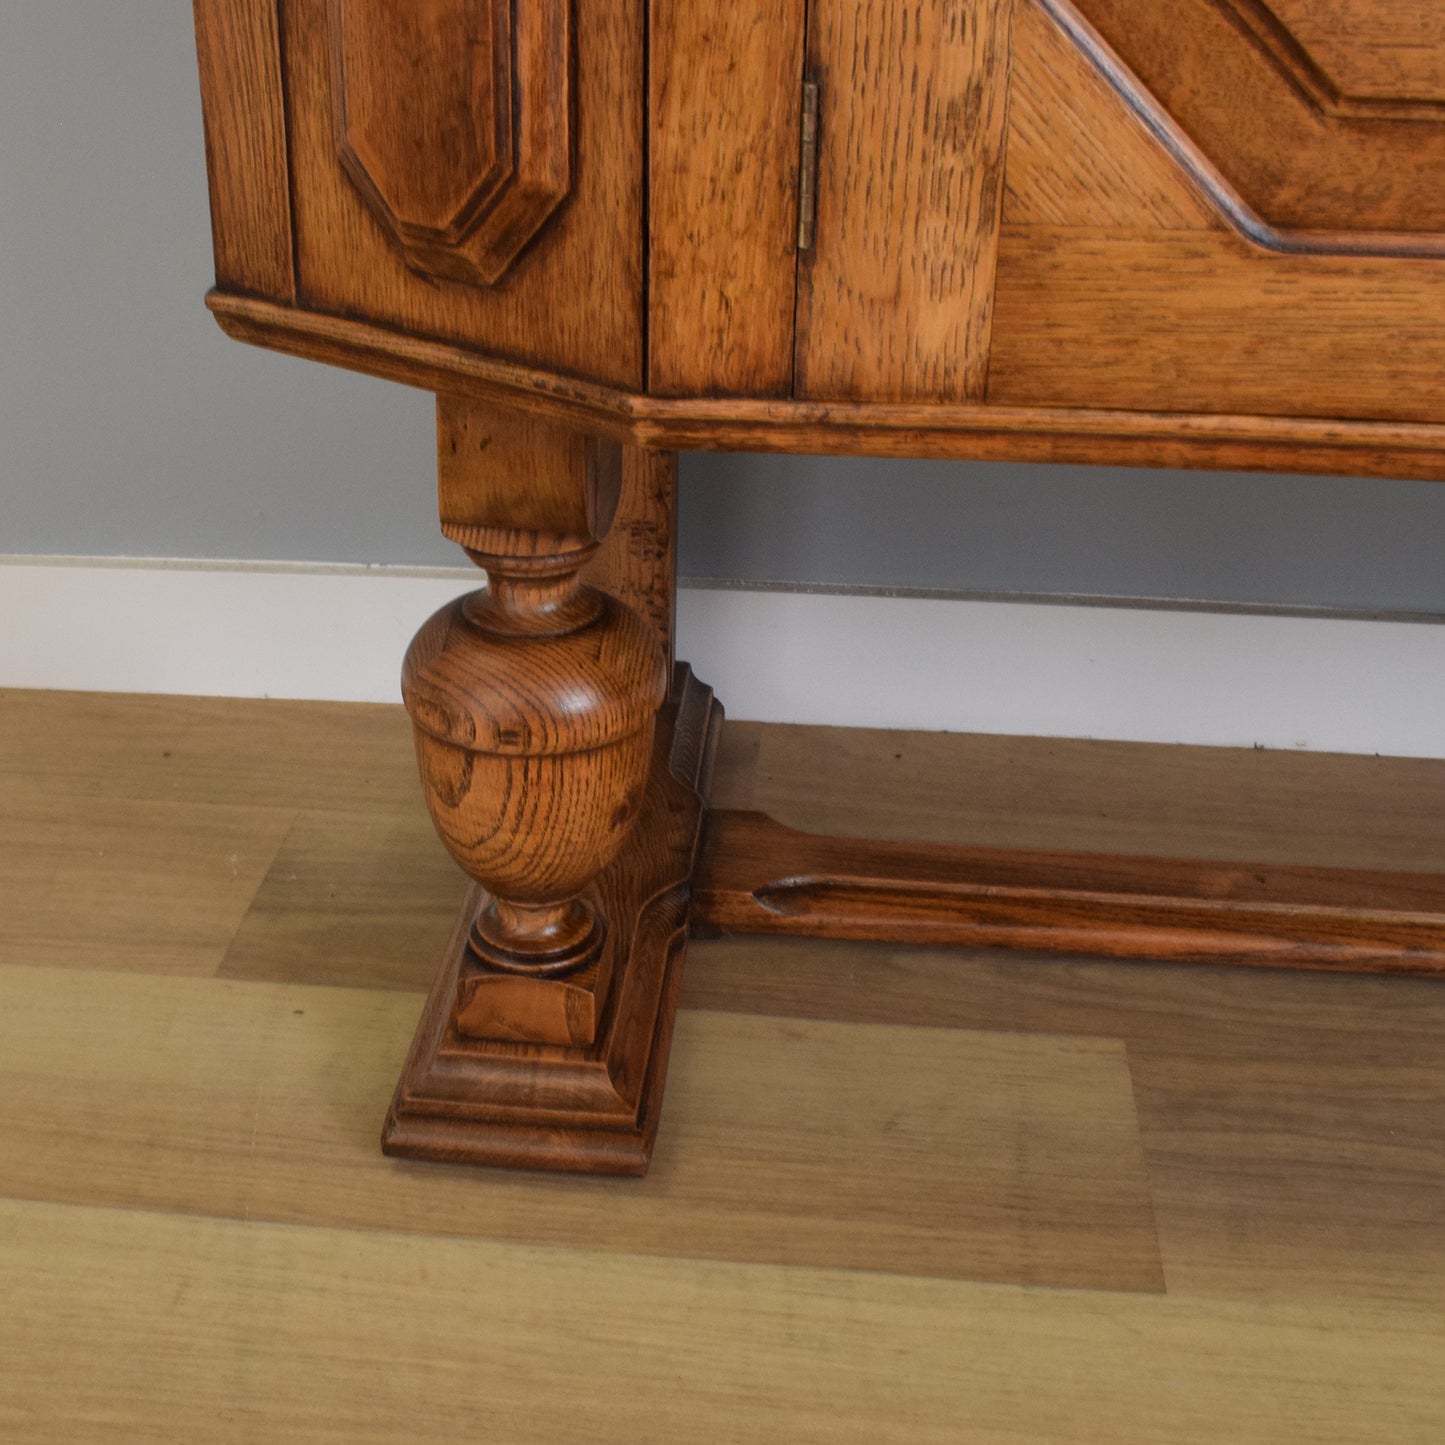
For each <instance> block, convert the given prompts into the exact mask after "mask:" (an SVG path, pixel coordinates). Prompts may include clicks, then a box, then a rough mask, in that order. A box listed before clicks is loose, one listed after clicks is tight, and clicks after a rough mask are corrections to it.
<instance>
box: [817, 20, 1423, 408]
mask: <svg viewBox="0 0 1445 1445" xmlns="http://www.w3.org/2000/svg"><path fill="white" fill-rule="evenodd" d="M806 68H807V71H808V73H809V74H811V75H812V76H814V77H815V78H816V79H817V80H818V82H819V85H820V91H821V113H820V117H819V162H818V173H817V223H816V239H815V244H814V246H813V248H812V250H811V251H810V252H808V253H806V254H805V255H804V256H803V257H802V259H801V263H800V266H799V270H798V298H797V326H796V346H795V394H796V395H797V396H798V397H800V398H804V399H809V400H818V401H867V402H926V403H943V404H952V405H971V404H987V403H992V404H998V405H1002V406H1022V407H1067V408H1091V409H1107V410H1122V411H1144V412H1168V413H1214V414H1221V413H1223V414H1231V415H1233V414H1241V415H1253V416H1279V417H1289V416H1300V417H1330V418H1334V417H1338V418H1350V419H1365V420H1379V421H1424V422H1437V421H1442V420H1445V387H1442V386H1441V385H1440V378H1441V376H1442V374H1445V6H1442V5H1440V4H1439V3H1438V0H1177V3H1170V4H1162V3H1160V0H931V3H918V4H907V5H900V4H895V3H893V0H812V3H811V5H810V6H809V19H808V37H807V42H806Z"/></svg>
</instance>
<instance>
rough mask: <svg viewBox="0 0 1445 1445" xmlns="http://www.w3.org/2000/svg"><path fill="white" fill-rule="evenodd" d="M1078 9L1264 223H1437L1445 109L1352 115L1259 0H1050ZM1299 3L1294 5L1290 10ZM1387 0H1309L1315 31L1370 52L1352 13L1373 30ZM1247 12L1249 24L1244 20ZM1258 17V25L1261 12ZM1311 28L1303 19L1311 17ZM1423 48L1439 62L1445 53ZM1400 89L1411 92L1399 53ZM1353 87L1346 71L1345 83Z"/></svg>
mask: <svg viewBox="0 0 1445 1445" xmlns="http://www.w3.org/2000/svg"><path fill="white" fill-rule="evenodd" d="M1047 3H1048V4H1049V6H1050V8H1052V9H1054V10H1056V11H1058V12H1060V13H1067V12H1069V11H1070V10H1072V11H1075V12H1076V13H1078V14H1081V15H1082V16H1084V17H1085V18H1086V20H1087V21H1088V22H1089V23H1090V24H1091V25H1092V26H1093V27H1094V28H1096V29H1097V32H1098V34H1099V35H1100V36H1101V37H1102V39H1103V41H1104V42H1105V43H1106V44H1107V45H1108V46H1109V47H1110V48H1112V50H1113V51H1115V52H1117V54H1118V55H1119V56H1120V57H1121V58H1122V59H1123V61H1124V63H1125V64H1126V65H1127V66H1129V67H1130V69H1131V70H1132V71H1133V72H1134V73H1135V74H1136V75H1137V76H1138V77H1139V79H1140V80H1141V81H1142V82H1143V84H1144V85H1145V86H1146V87H1148V88H1149V90H1150V91H1152V92H1153V94H1154V95H1155V96H1156V97H1157V98H1158V99H1159V101H1160V102H1162V104H1163V106H1164V107H1165V108H1166V109H1167V110H1168V111H1169V112H1170V114H1171V115H1172V116H1173V117H1174V119H1175V120H1176V121H1177V122H1178V123H1179V124H1180V126H1181V127H1182V128H1183V129H1184V130H1185V131H1186V132H1188V134H1189V135H1190V136H1192V137H1193V139H1194V140H1195V141H1196V142H1197V143H1198V145H1199V146H1200V147H1201V148H1202V149H1203V151H1204V152H1205V153H1206V154H1207V155H1208V156H1209V157H1210V159H1211V160H1212V161H1213V162H1214V163H1215V164H1216V165H1217V166H1218V167H1219V168H1220V170H1221V171H1222V172H1223V174H1224V176H1225V177H1226V178H1227V179H1228V181H1229V183H1230V184H1231V186H1232V187H1233V188H1234V189H1235V190H1236V191H1238V192H1239V193H1240V194H1241V195H1242V196H1243V198H1244V200H1245V201H1246V203H1247V204H1248V205H1250V206H1251V207H1252V208H1253V209H1254V210H1256V211H1257V212H1258V213H1259V214H1260V215H1261V216H1262V217H1263V219H1264V220H1265V221H1267V222H1269V223H1270V224H1271V225H1274V226H1277V227H1280V228H1282V229H1284V230H1303V231H1312V230H1317V231H1341V232H1350V231H1354V232H1361V233H1365V232H1371V231H1374V232H1386V233H1388V232H1417V233H1438V232H1439V231H1440V230H1441V229H1442V226H1445V201H1442V196H1441V187H1440V176H1441V174H1442V167H1445V111H1442V110H1440V109H1439V108H1438V107H1433V106H1432V107H1428V108H1427V109H1426V110H1425V111H1424V112H1423V113H1420V114H1416V113H1413V112H1407V113H1405V114H1403V115H1399V116H1395V115H1391V114H1390V113H1389V111H1388V109H1387V110H1385V111H1384V112H1383V113H1366V114H1363V115H1361V114H1350V113H1349V112H1348V109H1343V110H1342V109H1341V108H1340V107H1338V106H1335V107H1333V108H1332V107H1331V106H1330V105H1329V103H1328V102H1329V99H1330V96H1329V93H1328V90H1326V91H1324V92H1321V91H1319V89H1318V88H1317V87H1315V86H1312V84H1311V78H1312V77H1311V75H1310V70H1311V60H1310V56H1309V53H1308V52H1307V51H1305V49H1304V47H1303V46H1302V45H1301V44H1300V43H1299V37H1296V36H1294V35H1293V34H1291V32H1290V31H1289V29H1288V28H1287V24H1286V23H1282V22H1285V21H1287V19H1288V17H1289V15H1290V14H1291V12H1290V11H1289V10H1288V9H1287V10H1286V15H1285V16H1283V17H1282V16H1280V15H1279V14H1278V12H1277V11H1275V10H1272V9H1269V8H1268V7H1266V6H1263V5H1256V4H1254V3H1253V0H1178V3H1176V4H1174V5H1171V6H1168V7H1161V6H1159V5H1156V4H1154V3H1153V0H1047ZM1299 9H1300V7H1299V6H1297V5H1296V6H1295V7H1294V10H1293V12H1292V13H1293V14H1294V16H1295V17H1296V18H1297V17H1298V14H1299ZM1394 11H1395V3H1394V0H1389V3H1381V0H1353V4H1351V5H1350V6H1347V7H1346V6H1341V7H1339V8H1337V9H1335V10H1334V11H1333V13H1327V11H1326V7H1325V6H1324V5H1321V4H1318V3H1316V4H1314V5H1313V6H1312V8H1311V14H1312V16H1313V19H1314V26H1313V27H1312V28H1310V43H1311V44H1313V45H1314V46H1315V48H1316V50H1318V48H1319V43H1320V39H1321V34H1322V33H1328V34H1330V35H1331V36H1333V37H1334V38H1335V40H1336V43H1337V47H1338V49H1337V50H1336V52H1335V57H1334V61H1333V63H1335V64H1336V67H1337V68H1338V61H1339V58H1340V54H1341V52H1343V53H1346V54H1348V55H1350V56H1352V57H1360V58H1361V59H1362V60H1364V61H1365V63H1368V61H1367V57H1368V54H1369V48H1370V47H1369V46H1368V44H1362V37H1361V35H1360V33H1359V30H1358V29H1357V30H1356V33H1355V34H1353V35H1351V34H1350V31H1349V28H1348V27H1347V26H1346V24H1345V23H1344V22H1345V19H1346V17H1347V15H1349V14H1353V16H1354V17H1356V20H1357V23H1358V25H1359V27H1360V28H1361V29H1368V30H1369V31H1370V32H1371V33H1373V34H1374V35H1376V36H1381V34H1382V27H1389V26H1390V25H1392V24H1394V23H1398V22H1396V21H1393V20H1392V19H1391V18H1390V17H1391V15H1392V12H1394ZM1241 12H1249V16H1250V18H1252V19H1253V20H1254V22H1255V23H1254V24H1250V23H1247V20H1242V18H1241ZM1261 22H1262V23H1261ZM1307 28H1309V27H1307ZM1425 41H1426V44H1425V46H1424V47H1423V48H1424V49H1426V51H1427V53H1432V54H1433V55H1434V56H1435V57H1436V60H1435V62H1432V63H1438V60H1439V57H1440V56H1441V55H1445V51H1441V50H1439V49H1433V50H1432V48H1431V41H1430V39H1429V36H1428V34H1427V36H1426V37H1425ZM1394 66H1395V75H1396V77H1397V78H1396V81H1395V84H1394V86H1393V87H1392V88H1393V89H1394V91H1395V96H1394V98H1396V99H1398V100H1402V101H1404V100H1410V99H1414V98H1415V97H1414V96H1412V95H1411V90H1412V89H1413V87H1412V86H1411V84H1410V83H1409V81H1404V83H1403V87H1402V85H1401V79H1402V72H1401V67H1400V65H1399V61H1398V59H1396V61H1395V62H1394ZM1346 89H1348V82H1346Z"/></svg>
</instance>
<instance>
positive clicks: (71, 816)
mask: <svg viewBox="0 0 1445 1445" xmlns="http://www.w3.org/2000/svg"><path fill="white" fill-rule="evenodd" d="M715 792H716V795H717V797H718V800H719V801H720V802H723V803H726V804H729V805H732V806H752V807H760V808H765V809H767V810H769V811H771V812H774V813H775V814H776V815H777V816H779V817H780V818H782V819H783V820H785V821H787V822H790V823H793V824H795V825H797V826H802V827H812V828H819V829H830V830H835V831H850V832H860V833H869V834H874V835H880V836H894V837H916V838H925V839H934V840H938V841H951V842H960V843H970V842H996V843H1008V844H1018V845H1021V846H1034V847H1046V848H1064V849H1074V848H1081V849H1096V848H1098V849H1111V850H1117V851H1151V852H1163V853H1171V854H1193V855H1196V856H1198V855H1208V856H1215V857H1234V858H1241V857H1253V858H1258V859H1260V860H1262V861H1268V860H1280V861H1286V860H1287V861H1293V862H1301V863H1344V864H1354V865H1358V866H1361V867H1386V868H1403V869H1420V870H1428V871H1445V764H1441V763H1431V762H1411V761H1401V760H1388V759H1373V758H1342V757H1321V756H1314V755H1302V754H1278V753H1264V752H1226V751H1217V750H1205V749H1182V748H1181V749H1166V748H1153V747H1140V746H1137V745H1116V744H1107V743H1082V742H1057V741H1047V740H1025V739H993V738H979V737H957V736H946V735H923V734H904V733H898V734H893V733H867V732H861V731H851V730H850V731H843V730H828V729H817V728H779V727H760V726H757V725H750V724H730V725H729V727H728V731H727V735H726V739H725V745H724V751H723V756H722V758H721V762H720V768H719V777H718V782H717V788H716V790H715ZM461 892H462V880H461V877H460V875H459V874H458V873H457V872H456V871H455V869H454V867H453V865H452V864H451V862H450V861H449V859H448V858H447V857H446V855H445V854H444V853H443V852H442V850H441V847H440V845H439V844H438V843H437V842H436V841H435V839H434V837H433V835H432V832H431V828H430V824H429V823H428V821H427V818H426V815H425V812H424V809H423V807H422V804H421V801H420V793H419V790H418V788H417V785H416V782H415V779H414V776H413V762H412V757H411V749H410V742H409V736H408V729H407V723H406V720H405V717H404V715H403V714H402V713H401V711H400V709H399V708H384V707H354V706H334V705H326V704H307V703H277V702H235V701H214V700H204V699H184V698H144V697H118V696H98V695H82V694H70V695H66V694H55V693H50V694H46V693H26V692H8V693H7V692H0V1104H3V1108H4V1121H3V1127H0V1442H7V1445H8V1442H27V1445H28V1442H39V1441H45V1442H50V1441H57V1442H64V1445H71V1442H91V1441H127V1442H129V1441H144V1442H153V1441H176V1442H186V1445H191V1442H212V1441H216V1442H237V1441H244V1442H267V1445H269V1442H291V1441H300V1442H311V1441H327V1442H333V1441H334V1442H342V1441H345V1442H348V1445H353V1442H382V1441H386V1442H393V1441H394V1442H429V1441H453V1440H468V1441H482V1442H513V1441H517V1442H523V1441H537V1442H556V1441H561V1442H571V1441H579V1442H583V1441H585V1442H592V1441H602V1442H608V1441H629V1442H633V1441H666V1442H673V1441H678V1442H693V1441H700V1442H712V1441H774V1440H776V1441H812V1440H819V1441H832V1440H841V1441H857V1442H876V1441H895V1440H896V1441H909V1442H912V1441H939V1442H943V1441H948V1442H954V1441H965V1442H971V1441H984V1442H1004V1441H1008V1442H1024V1441H1028V1442H1084V1441H1089V1442H1094V1441H1099V1442H1136V1441H1137V1442H1149V1445H1154V1442H1174V1441H1179V1442H1195V1441H1210V1442H1212V1441H1221V1442H1224V1441H1228V1442H1253V1441H1279V1442H1291V1445H1293V1442H1314V1441H1338V1442H1351V1445H1356V1442H1363V1441H1382V1442H1391V1445H1414V1442H1420V1445H1427V1442H1428V1445H1438V1442H1441V1441H1445V984H1439V983H1431V982H1427V981H1422V980H1403V979H1380V978H1348V977H1334V976H1326V975H1305V974H1285V973H1273V972H1264V971H1261V972H1249V971H1243V970H1226V969H1214V968H1200V967H1190V966H1169V967H1166V966H1153V965H1139V964H1120V963H1107V962H1097V961H1095V962H1091V961H1087V960H1083V959H1053V960H1046V959H1041V958H1031V957H1022V956H1018V955H1011V956H1008V955H989V954H982V953H963V952H959V951H945V950H939V951H934V952H929V951H924V950H919V949H899V948H890V947H887V946H876V945H867V946H864V945H850V944H828V943H821V944H820V943H808V942H791V941H789V942H778V941H766V940H749V939H715V940H695V941H694V942H693V944H692V945H691V946H690V950H689V959H688V966H687V986H686V993H685V996H684V1000H683V1011H682V1013H681V1015H680V1019H679V1024H678V1030H677V1038H676V1042H675V1045H674V1048H673V1062H672V1069H671V1081H670V1086H669V1090H668V1096H667V1101H666V1104H665V1106H664V1110H663V1118H662V1132H661V1136H660V1139H659V1143H658V1147H657V1154H656V1158H655V1162H654V1167H653V1171H652V1173H651V1175H650V1176H649V1177H648V1178H647V1179H646V1180H643V1181H616V1180H589V1179H571V1178H559V1177H548V1176H529V1175H521V1174H506V1173H498V1172H488V1171H469V1170H463V1169H454V1168H444V1167H435V1166H427V1165H411V1164H404V1163H398V1162H394V1161H390V1160H386V1159H384V1158H383V1157H382V1156H381V1154H380V1152H379V1150H378V1147H377V1135H378V1131H379V1129H380V1126H381V1120H382V1116H383V1114H384V1112H385V1108H386V1104H387V1101H388V1099H389V1096H390V1092H391V1089H392V1087H393V1084H394V1082H395V1080H396V1077H397V1074H398V1073H399V1071H400V1068H401V1063H402V1060H403V1057H404V1055H405V1053H406V1049H407V1045H408V1043H409V1041H410V1038H411V1033H412V1029H413V1027H414V1025H415V1022H416V1019H417V1016H418V1013H419V1011H420V1007H421V999H422V994H423V992H424V990H425V989H426V987H427V985H428V983H429V981H430V978H431V975H432V973H433V971H434V969H435V968H436V966H437V962H438V959H439V957H440V953H441V950H442V947H443V944H444V943H445V941H446V936H447V932H448V929H449V927H450V924H451V921H452V914H453V911H454V910H455V908H456V906H457V904H458V901H459V899H460V895H461Z"/></svg>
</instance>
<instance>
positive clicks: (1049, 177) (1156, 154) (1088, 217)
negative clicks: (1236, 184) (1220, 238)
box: [1003, 0, 1226, 232]
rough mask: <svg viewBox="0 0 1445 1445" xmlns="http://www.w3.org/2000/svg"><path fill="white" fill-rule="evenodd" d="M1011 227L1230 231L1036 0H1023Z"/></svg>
mask: <svg viewBox="0 0 1445 1445" xmlns="http://www.w3.org/2000/svg"><path fill="white" fill-rule="evenodd" d="M1004 181H1005V192H1004V203H1003V222H1004V224H1005V225H1008V226H1031V225H1036V226H1093V227H1102V228H1106V229H1111V228H1112V229H1117V230H1127V229H1129V228H1131V227H1132V228H1134V229H1136V230H1140V231H1148V232H1153V231H1159V230H1163V231H1181V230H1182V231H1199V230H1209V229H1213V228H1218V227H1221V226H1223V225H1224V224H1226V222H1225V220H1224V218H1223V217H1221V216H1220V215H1219V213H1218V211H1217V210H1216V209H1215V207H1213V206H1212V205H1211V204H1210V203H1209V200H1208V198H1207V197H1206V196H1205V195H1203V194H1201V192H1200V190H1199V188H1198V186H1197V185H1196V184H1195V183H1194V180H1193V178H1192V177H1191V176H1190V175H1189V173H1188V172H1187V171H1185V170H1184V169H1183V168H1182V167H1181V166H1180V165H1179V164H1178V162H1177V161H1176V160H1175V159H1174V157H1173V156H1171V155H1170V154H1169V152H1168V151H1166V150H1165V149H1164V147H1163V146H1161V145H1160V144H1159V141H1158V138H1157V137H1156V136H1155V134H1154V133H1153V132H1152V131H1151V130H1150V129H1149V128H1148V127H1147V126H1146V125H1145V123H1144V121H1143V119H1142V118H1141V116H1140V115H1139V113H1138V112H1137V111H1136V110H1134V109H1132V108H1131V107H1130V106H1129V105H1127V104H1126V103H1125V101H1124V99H1123V98H1122V97H1121V96H1120V95H1119V93H1118V91H1117V90H1115V89H1114V87H1113V86H1111V85H1110V83H1109V81H1108V80H1107V79H1106V78H1105V76H1104V75H1103V74H1102V73H1101V72H1100V70H1099V69H1098V68H1097V67H1096V66H1094V65H1092V64H1091V63H1090V61H1089V57H1088V56H1087V55H1085V53H1084V52H1083V51H1082V50H1081V49H1080V48H1079V46H1078V45H1076V44H1075V43H1074V42H1073V40H1072V39H1071V38H1070V37H1069V36H1068V35H1067V34H1066V33H1065V32H1064V31H1063V30H1062V29H1061V28H1060V27H1059V26H1058V25H1057V24H1056V23H1055V22H1054V19H1053V17H1052V16H1051V15H1050V14H1049V12H1048V11H1046V10H1045V9H1044V8H1043V7H1042V6H1041V5H1039V4H1038V3H1037V0H1018V4H1017V13H1016V16H1015V19H1014V48H1013V59H1012V62H1011V67H1010V79H1009V126H1008V152H1007V165H1006V168H1005V172H1004Z"/></svg>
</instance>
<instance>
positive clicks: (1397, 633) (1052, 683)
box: [0, 558, 1445, 758]
mask: <svg viewBox="0 0 1445 1445" xmlns="http://www.w3.org/2000/svg"><path fill="white" fill-rule="evenodd" d="M476 577H477V574H476V573H475V572H468V571H464V570H457V571H451V570H443V569H438V570H432V571H427V570H421V569H407V568H356V567H330V566H288V565H273V564H257V565H254V566H247V565H244V564H205V563H176V562H124V563H121V562H108V561H91V560H84V559H68V558H66V559H46V558H15V559H9V560H0V617H3V618H4V623H3V626H0V686H4V687H35V688H59V689H83V690H94V691H115V692H164V693H189V694H215V695H222V696H234V697H304V698H331V699H339V700H347V701H360V702H395V701H396V700H397V698H398V682H397V679H398V673H399V667H400V660H401V655H402V653H403V651H404V650H405V648H406V645H407V643H408V642H409V640H410V639H411V636H412V634H413V633H414V632H415V631H416V629H417V626H418V625H419V623H420V622H421V621H422V619H423V618H424V617H426V616H427V615H428V613H430V612H431V611H432V610H434V609H435V608H437V607H439V606H440V605H441V604H442V603H444V602H445V601H447V600H448V599H449V598H451V597H454V596H455V595H457V594H458V593H459V592H462V591H465V590H466V589H467V588H468V587H469V586H472V585H475V582H476ZM678 634H679V637H678V653H679V655H680V656H682V657H686V658H687V659H688V660H689V661H690V662H692V664H693V666H694V667H695V668H696V670H697V672H698V674H699V676H701V677H702V678H703V679H704V680H705V681H707V682H709V683H711V684H712V685H713V686H714V687H715V688H716V689H717V691H718V695H719V696H720V697H721V698H722V699H723V701H724V703H725V705H726V707H727V710H728V713H729V715H730V716H732V717H735V718H755V719H759V720H762V721H769V722H808V723H833V724H841V725H849V726H869V727H905V728H922V729H933V730H948V731H953V732H986V733H1017V734H1028V735H1035V736H1049V737H1096V738H1117V739H1123V740H1130V741H1142V742H1170V743H1202V744H1212V745H1217V746H1226V747H1248V746H1250V745H1257V746H1263V747H1270V748H1307V749H1313V750H1317V751H1324V752H1352V753H1384V754H1392V755H1395V756H1405V757H1433V758H1445V626H1434V625H1429V624H1422V623H1411V622H1390V621H1380V622H1371V621H1354V620H1335V619H1321V618H1302V617H1284V616H1272V615H1257V614H1253V615H1251V614H1238V613H1211V612H1188V611H1162V610H1149V609H1142V608H1130V607H1062V606H1047V605H1039V604H1033V603H1008V602H976V601H953V600H936V599H919V598H885V597H873V596H855V595H844V596H839V595H833V594H818V593H799V592H747V591H725V590H708V589H691V588H688V589H684V590H683V591H682V592H681V594H680V597H679V615H678ZM0 718H3V715H0ZM0 725H3V720H0Z"/></svg>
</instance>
